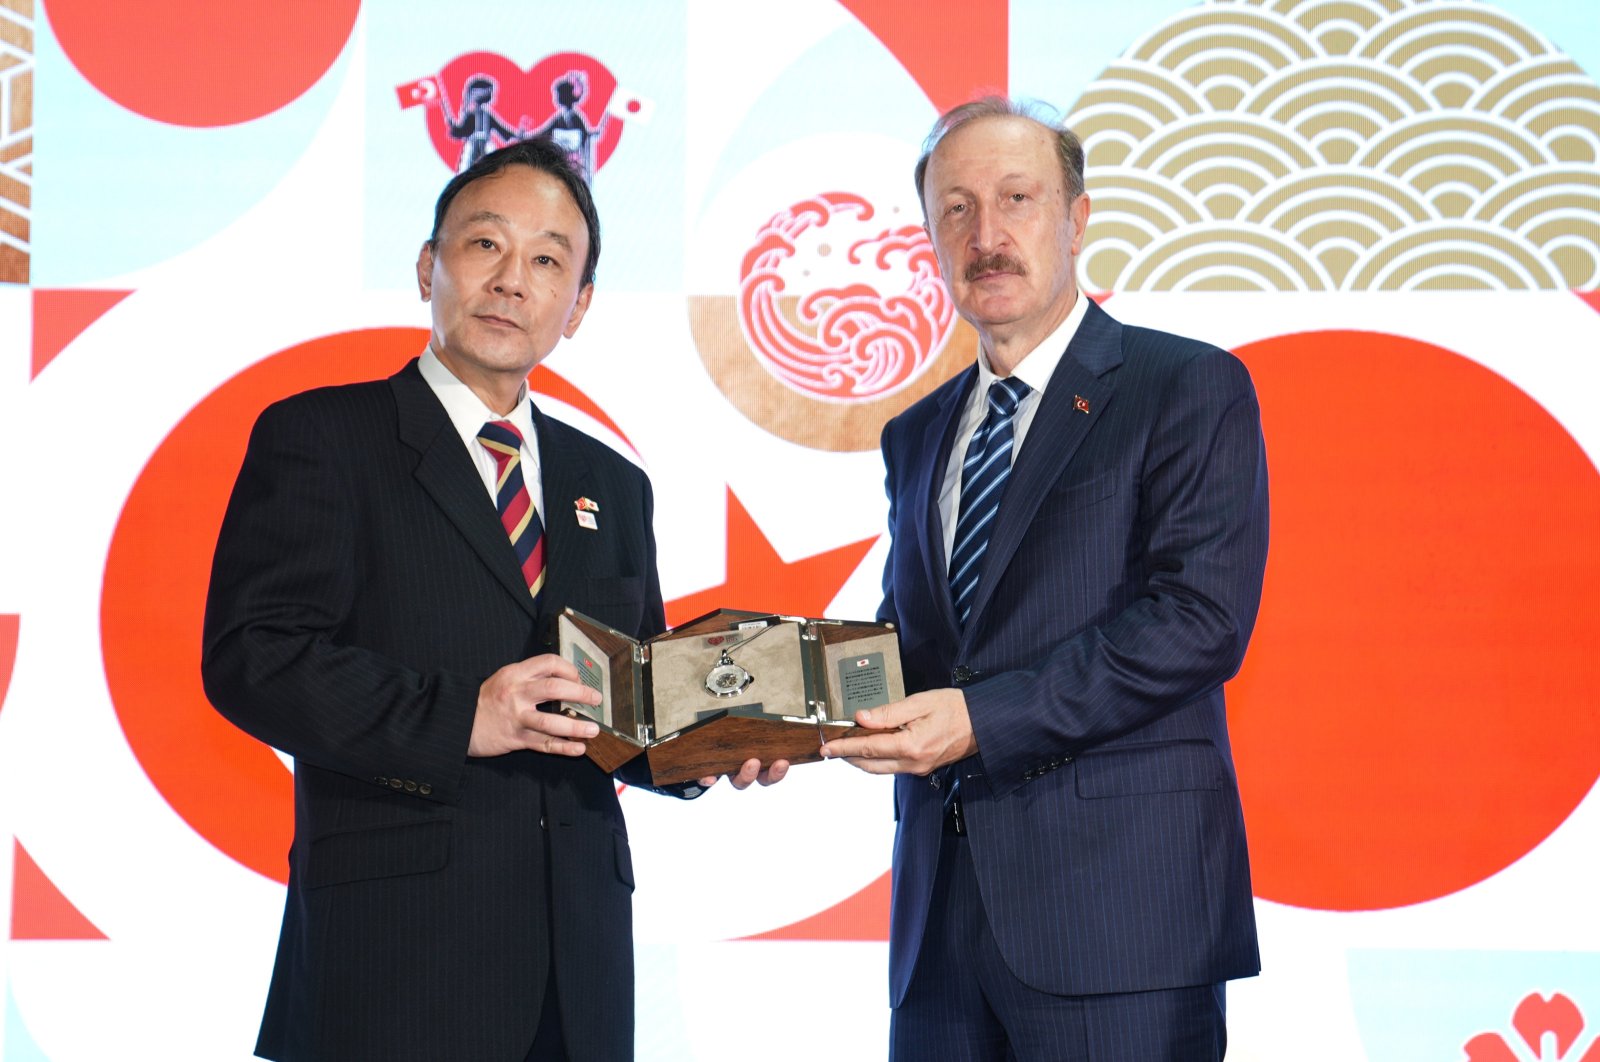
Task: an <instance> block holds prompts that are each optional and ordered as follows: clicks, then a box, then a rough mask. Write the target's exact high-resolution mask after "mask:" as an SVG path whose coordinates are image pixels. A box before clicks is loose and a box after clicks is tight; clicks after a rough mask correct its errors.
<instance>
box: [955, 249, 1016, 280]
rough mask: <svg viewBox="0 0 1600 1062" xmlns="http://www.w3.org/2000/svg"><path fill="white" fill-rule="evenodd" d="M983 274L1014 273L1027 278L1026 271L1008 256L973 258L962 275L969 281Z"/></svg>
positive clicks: (991, 255)
mask: <svg viewBox="0 0 1600 1062" xmlns="http://www.w3.org/2000/svg"><path fill="white" fill-rule="evenodd" d="M985 273H1015V274H1017V275H1018V276H1027V275H1028V271H1027V270H1026V269H1025V268H1023V265H1022V263H1021V262H1019V261H1018V260H1017V259H1015V258H1012V257H1011V256H1010V255H1008V254H986V255H984V256H983V257H982V258H975V259H973V260H972V261H971V262H970V263H968V265H967V268H966V270H965V271H964V273H963V278H964V279H966V280H969V281H972V280H977V279H978V278H979V277H981V276H983V274H985Z"/></svg>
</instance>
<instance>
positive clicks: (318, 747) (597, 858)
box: [203, 141, 786, 1062]
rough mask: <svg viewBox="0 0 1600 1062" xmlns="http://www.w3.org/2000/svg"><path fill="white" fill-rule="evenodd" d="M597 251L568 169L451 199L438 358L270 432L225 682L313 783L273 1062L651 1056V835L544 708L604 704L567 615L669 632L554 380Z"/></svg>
mask: <svg viewBox="0 0 1600 1062" xmlns="http://www.w3.org/2000/svg"><path fill="white" fill-rule="evenodd" d="M599 251H600V233H599V222H598V219H597V216H596V213H595V208H594V204H593V201H592V199H591V198H590V195H589V189H588V187H587V186H586V185H585V183H584V181H583V179H582V177H581V176H580V175H578V174H577V173H576V172H575V171H574V170H573V169H572V168H571V166H570V165H569V163H568V162H567V160H566V154H565V152H563V151H562V150H561V149H560V148H558V147H556V146H554V145H552V144H550V143H548V142H546V141H528V142H525V143H519V144H516V145H513V146H511V147H508V148H505V149H503V150H501V151H498V152H495V153H492V154H490V155H488V156H486V157H485V158H484V159H483V160H481V161H480V162H478V163H477V164H476V165H474V166H473V167H472V168H471V169H469V170H467V171H466V172H464V173H462V174H460V175H458V176H457V177H456V178H455V179H453V180H452V181H451V182H450V183H449V184H448V185H447V186H446V187H445V189H444V192H443V193H442V194H441V195H440V197H439V201H438V204H437V207H436V210H435V214H434V229H433V233H432V236H431V237H430V238H429V240H428V241H427V242H426V243H425V244H424V245H423V248H422V251H421V254H420V256H419V258H418V261H417V281H418V285H419V288H420V291H421V294H422V298H423V300H424V301H427V302H429V303H430V304H431V309H432V316H433V329H432V334H431V337H430V340H429V344H428V349H427V350H426V351H424V353H423V354H422V356H421V357H420V358H419V359H417V360H414V361H412V362H411V363H410V364H408V365H406V366H405V368H403V369H402V370H401V371H400V372H398V373H396V374H395V375H394V376H392V377H390V378H389V379H388V380H382V381H374V382H372V383H365V384H357V385H353V386H349V387H335V388H325V389H322V390H317V391H311V392H307V393H305V394H301V395H297V396H295V397H293V398H290V399H288V400H286V401H283V402H280V403H278V404H276V405H274V406H272V407H270V408H268V409H267V410H266V411H265V412H264V413H262V415H261V417H260V419H259V420H258V422H257V424H256V427H255V430H254V432H253V433H252V435H251V439H250V445H249V449H248V452H247V453H246V456H245V460H244V465H243V467H242V469H241V470H240V473H239V478H238V482H237V484H236V485H235V487H234V492H233V497H232V500H231V501H230V502H229V506H228V512H227V516H226V518H225V520H224V522H223V527H222V532H221V536H220V538H219V540H218V543H217V551H216V558H215V561H214V564H213V567H212V577H211V589H210V595H209V597H208V599H207V605H206V622H205V646H204V660H203V671H204V677H205V684H206V692H207V694H208V695H209V696H210V698H211V700H212V702H213V703H214V704H215V705H216V706H217V708H218V709H219V710H220V711H221V712H222V713H223V714H224V715H226V716H227V717H228V718H229V719H231V720H232V721H233V722H234V723H236V724H237V725H239V726H240V727H242V728H243V729H245V730H247V731H248V732H250V733H251V734H253V735H255V736H256V737H258V738H260V739H261V740H262V741H265V742H267V743H268V744H270V745H273V746H274V747H276V748H279V749H282V750H284V751H286V752H289V753H291V754H292V755H293V756H294V758H295V837H294V843H293V846H292V848H291V850H290V854H289V894H288V903H287V907H286V910H285V912H284V920H283V931H282V936H281V938H280V940H279V944H278V958H277V963H276V966H275V968H274V970H273V977H272V987H271V990H270V993H269V996H268V1000H267V1007H266V1014H265V1017H264V1018H263V1021H262V1027H261V1035H260V1039H259V1041H258V1043H257V1045H256V1051H257V1053H258V1054H260V1055H262V1056H264V1057H267V1058H273V1059H282V1060H295V1062H304V1060H319V1062H361V1060H377V1059H383V1060H385V1062H397V1060H406V1059H411V1060H418V1062H424V1060H426V1062H439V1060H442V1059H473V1060H475V1062H476V1060H486V1062H487V1060H505V1062H520V1060H522V1059H524V1058H527V1059H537V1060H540V1062H544V1060H554V1059H567V1058H572V1059H583V1060H589V1059H603V1060H611V1059H629V1058H632V1057H633V951H632V947H633V943H632V893H633V867H632V863H631V860H630V855H629V849H628V838H627V830H626V826H625V824H624V821H623V817H622V812H621V808H620V806H619V805H618V802H617V796H616V789H615V786H614V785H613V783H612V779H611V778H610V777H608V776H607V775H606V774H604V773H603V772H601V771H600V770H599V769H598V768H596V767H595V766H594V764H593V763H591V762H590V761H589V760H587V759H584V758H583V753H584V751H585V747H584V740H585V739H586V738H589V737H592V736H594V734H595V733H596V731H597V728H596V726H595V724H594V723H592V722H589V721H588V720H579V719H573V718H568V717H567V716H564V715H561V714H557V713H554V712H547V711H541V710H540V705H541V703H546V702H552V701H562V700H565V701H571V702H582V703H589V704H593V703H596V702H597V701H598V700H599V696H598V694H597V693H596V692H595V691H593V690H591V689H589V688H588V687H587V686H585V685H583V684H582V683H581V682H579V681H578V677H579V676H578V673H577V670H576V669H575V668H574V667H573V665H572V664H571V663H570V662H568V661H565V660H563V659H561V657H559V656H557V655H554V654H553V653H552V652H551V651H550V650H551V647H552V642H553V637H554V634H553V631H554V620H555V617H556V615H557V614H558V613H559V612H560V610H561V609H562V608H563V607H565V606H572V607H573V608H576V609H578V610H579V611H581V612H584V613H587V614H588V615H590V616H593V617H595V618H596V619H598V620H600V621H602V622H604V623H607V624H609V625H611V626H612V627H614V628H616V629H617V630H620V631H624V632H627V633H628V634H630V635H633V636H636V637H638V638H646V637H649V636H652V635H655V634H657V633H659V632H660V631H661V630H662V629H663V627H664V623H665V621H664V617H663V608H662V601H661V589H660V585H659V583H658V580H657V575H656V557H655V539H654V534H653V532H652V529H651V510H652V498H651V492H650V484H649V481H648V480H647V479H646V477H645V475H644V474H643V473H642V472H641V471H639V470H638V469H637V468H635V467H634V466H633V465H632V464H630V463H629V462H627V461H626V460H624V459H623V458H621V457H620V456H618V455H617V454H616V453H614V452H613V451H611V450H610V449H609V448H607V447H606V446H604V445H602V444H600V443H598V442H596V441H595V440H593V439H590V438H588V437H587V436H585V435H583V434H582V433H580V432H578V431H575V430H573V429H572V428H570V427H567V426H565V425H563V424H561V423H559V422H557V421H555V420H552V419H550V418H549V417H547V416H545V415H544V414H543V413H542V412H540V411H539V410H538V409H537V408H536V407H534V406H533V404H532V403H531V402H530V401H529V400H528V392H527V383H526V379H527V375H528V373H529V372H530V371H531V370H532V369H533V367H534V366H535V365H536V364H538V362H539V361H540V360H541V359H542V358H544V357H545V356H546V355H547V354H549V353H550V351H551V350H552V349H553V348H554V347H555V345H556V343H557V342H559V341H560V339H561V338H563V337H571V336H572V334H573V333H574V332H575V331H576V330H577V328H578V325H579V323H580V322H581V321H582V319H583V316H584V313H585V311H586V310H587V309H588V306H589V300H590V297H591V295H592V293H593V280H594V269H595V263H596V261H597V260H598V257H599ZM785 766H786V765H783V764H773V765H772V768H771V770H770V771H769V772H767V773H766V774H765V775H763V776H762V781H763V782H767V781H773V780H776V778H777V777H781V775H782V773H783V771H784V769H785ZM759 770H760V764H759V763H756V762H755V761H751V762H750V763H747V764H745V765H744V768H743V769H742V770H741V771H740V772H739V774H738V775H737V776H736V777H735V778H734V784H735V785H737V786H739V787H740V788H743V787H744V786H746V785H748V784H749V783H750V782H751V781H752V780H754V779H755V778H756V777H757V773H758V771H759ZM713 781H714V779H702V780H701V783H700V785H699V786H688V787H685V788H684V789H682V790H680V791H679V792H678V793H677V795H681V796H693V795H697V793H698V791H699V789H700V788H701V787H703V786H706V785H710V784H711V783H712V782H713Z"/></svg>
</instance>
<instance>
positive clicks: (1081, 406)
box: [1072, 395, 1089, 413]
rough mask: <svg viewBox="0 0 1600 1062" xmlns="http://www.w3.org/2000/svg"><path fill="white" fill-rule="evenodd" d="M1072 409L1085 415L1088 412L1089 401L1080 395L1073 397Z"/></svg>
mask: <svg viewBox="0 0 1600 1062" xmlns="http://www.w3.org/2000/svg"><path fill="white" fill-rule="evenodd" d="M1072 408H1073V409H1076V410H1077V411H1078V412H1079V413H1087V412H1089V400H1088V399H1087V398H1085V397H1083V396H1082V395H1073V396H1072Z"/></svg>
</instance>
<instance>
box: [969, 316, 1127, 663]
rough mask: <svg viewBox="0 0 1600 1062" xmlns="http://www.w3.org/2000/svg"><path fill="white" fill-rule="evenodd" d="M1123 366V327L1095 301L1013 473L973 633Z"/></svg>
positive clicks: (977, 598)
mask: <svg viewBox="0 0 1600 1062" xmlns="http://www.w3.org/2000/svg"><path fill="white" fill-rule="evenodd" d="M1085 297H1086V296H1085ZM1121 363H1122V325H1120V324H1118V323H1117V322H1116V321H1115V320H1114V319H1113V318H1112V317H1111V316H1110V315H1108V314H1107V313H1105V311H1103V310H1101V309H1100V307H1099V306H1097V305H1095V304H1094V303H1093V302H1091V303H1090V304H1089V307H1088V310H1087V312H1086V313H1085V315H1084V319H1083V323H1082V324H1080V325H1079V326H1078V331H1077V334H1075V335H1074V336H1073V337H1072V342H1071V343H1069V344H1068V345H1067V350H1066V353H1065V354H1064V355H1063V356H1062V358H1061V361H1060V363H1059V364H1058V365H1057V366H1056V369H1055V372H1053V373H1052V374H1051V375H1050V383H1049V385H1048V386H1046V387H1045V390H1044V394H1043V396H1042V397H1041V398H1040V399H1039V409H1038V412H1036V413H1035V414H1034V417H1033V422H1032V423H1031V424H1030V425H1029V426H1028V434H1027V437H1026V438H1025V439H1024V440H1023V443H1022V452H1021V453H1019V454H1018V455H1017V457H1016V461H1015V463H1014V464H1013V465H1012V467H1011V477H1010V479H1009V480H1008V481H1007V483H1006V488H1005V495H1004V496H1003V497H1002V498H1001V499H1000V508H999V511H997V512H996V513H995V518H994V530H993V531H992V532H991V533H990V536H989V547H988V550H987V552H986V553H985V555H984V559H983V574H982V576H981V577H980V578H979V580H978V588H977V590H976V591H975V593H974V594H973V599H972V615H971V616H970V617H969V618H968V621H967V631H968V632H971V631H973V630H975V629H976V628H977V626H978V620H979V617H980V616H982V614H983V610H984V607H985V606H986V605H988V603H989V599H990V597H992V596H993V595H994V588H995V586H996V585H997V584H998V583H999V582H1000V577H1001V576H1002V575H1003V574H1005V570H1006V568H1007V566H1008V565H1010V563H1011V558H1012V557H1013V556H1015V555H1016V552H1017V547H1018V546H1020V545H1021V544H1022V537H1023V535H1024V534H1026V533H1027V530H1028V526H1029V525H1030V524H1031V523H1032V522H1033V518H1034V516H1035V514H1037V513H1038V511H1039V505H1040V503H1041V502H1042V501H1043V500H1044V496H1045V494H1046V493H1047V492H1048V491H1049V489H1050V485H1051V484H1053V483H1055V482H1057V481H1058V480H1059V479H1060V478H1061V475H1062V473H1063V472H1064V471H1065V470H1066V468H1067V465H1068V464H1069V463H1070V462H1071V461H1072V457H1073V455H1074V454H1075V453H1077V451H1078V446H1079V445H1080V444H1081V443H1082V442H1083V440H1084V439H1085V438H1086V437H1087V436H1088V434H1089V431H1090V429H1092V428H1093V427H1094V426H1095V424H1097V423H1099V420H1100V418H1101V417H1102V416H1104V415H1105V411H1106V409H1107V408H1108V407H1109V406H1110V405H1111V402H1112V399H1113V397H1114V396H1115V394H1116V387H1115V385H1114V384H1112V383H1111V382H1110V381H1109V380H1107V379H1104V378H1103V377H1104V374H1105V373H1107V372H1109V371H1110V370H1111V369H1114V368H1116V367H1117V366H1118V365H1120V364H1121ZM1080 399H1081V400H1082V401H1081V402H1080V401H1079V400H1080ZM1085 405H1087V407H1088V411H1087V412H1085V411H1084V406H1085Z"/></svg>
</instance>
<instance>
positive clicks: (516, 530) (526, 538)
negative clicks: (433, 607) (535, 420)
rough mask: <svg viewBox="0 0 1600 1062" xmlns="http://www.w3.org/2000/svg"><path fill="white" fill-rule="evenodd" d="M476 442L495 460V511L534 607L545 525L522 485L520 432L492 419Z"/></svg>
mask: <svg viewBox="0 0 1600 1062" xmlns="http://www.w3.org/2000/svg"><path fill="white" fill-rule="evenodd" d="M478 441H479V442H481V443H482V444H483V446H484V449H486V450H488V451H489V455H490V456H491V457H493V458H494V467H495V482H494V504H495V508H496V509H498V510H500V522H501V523H502V524H503V525H505V529H506V534H507V535H508V536H510V538H511V547H512V549H514V550H516V552H517V564H518V565H519V566H520V567H521V568H522V577H523V578H524V579H526V580H527V581H528V592H529V593H531V594H532V595H533V601H534V604H536V605H537V604H538V602H539V591H540V590H542V589H543V588H544V524H542V523H540V522H539V513H538V512H537V511H536V510H535V509H534V507H533V499H532V498H531V497H529V495H528V488H527V486H526V485H525V484H524V483H523V482H522V433H521V432H519V431H518V430H517V429H516V426H515V425H513V424H512V423H511V422H510V421H509V420H491V421H490V422H489V423H487V424H485V425H484V426H483V428H482V429H480V430H479V432H478Z"/></svg>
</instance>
